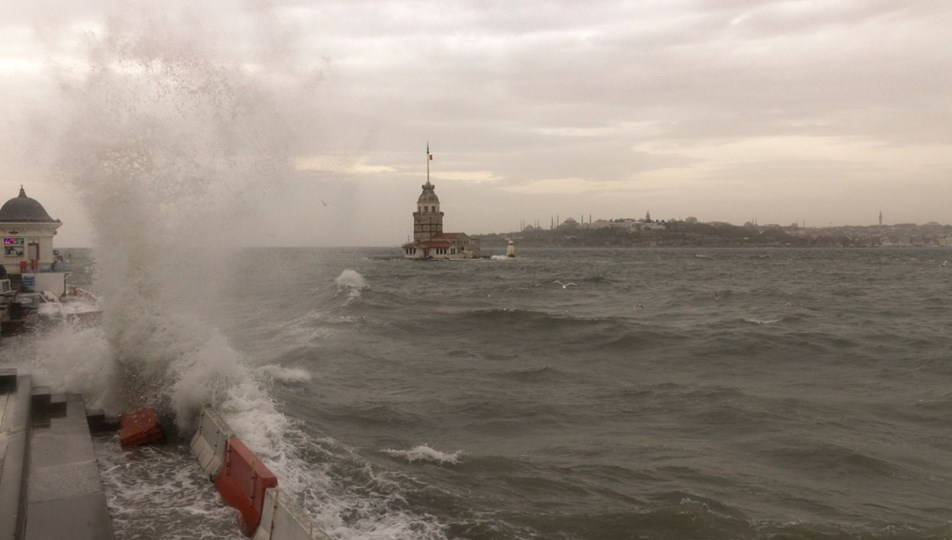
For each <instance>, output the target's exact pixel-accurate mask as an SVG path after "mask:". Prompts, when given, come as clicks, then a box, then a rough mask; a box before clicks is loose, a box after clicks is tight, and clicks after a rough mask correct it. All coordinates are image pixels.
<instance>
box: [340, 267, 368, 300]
mask: <svg viewBox="0 0 952 540" xmlns="http://www.w3.org/2000/svg"><path fill="white" fill-rule="evenodd" d="M334 283H336V284H337V292H338V293H341V292H346V293H347V301H346V302H345V305H346V304H351V303H353V302H356V301H357V300H360V291H361V289H366V288H367V281H366V280H365V279H364V276H362V275H360V273H358V272H357V271H355V270H351V269H349V268H348V269H347V270H344V271H343V272H341V273H340V275H339V276H337V279H335V280H334Z"/></svg>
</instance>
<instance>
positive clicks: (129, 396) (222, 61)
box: [30, 3, 443, 538]
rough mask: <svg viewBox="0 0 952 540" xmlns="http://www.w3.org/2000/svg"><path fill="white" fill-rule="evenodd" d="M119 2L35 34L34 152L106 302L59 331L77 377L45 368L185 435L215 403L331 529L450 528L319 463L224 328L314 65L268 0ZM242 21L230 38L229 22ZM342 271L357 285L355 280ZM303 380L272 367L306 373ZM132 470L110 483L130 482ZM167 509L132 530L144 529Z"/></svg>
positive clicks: (407, 532)
mask: <svg viewBox="0 0 952 540" xmlns="http://www.w3.org/2000/svg"><path fill="white" fill-rule="evenodd" d="M114 7H116V9H118V11H116V12H113V13H110V14H108V15H106V16H104V17H103V20H102V21H100V22H94V23H91V24H90V25H89V26H87V27H85V28H84V31H83V33H82V35H81V36H80V37H79V38H78V39H76V40H70V39H63V38H62V36H63V35H69V36H73V37H75V36H76V34H75V33H72V30H71V29H70V28H65V27H64V28H59V29H57V28H44V30H43V35H44V36H46V37H47V38H48V39H49V43H48V45H49V47H50V57H51V58H56V59H57V60H56V63H55V64H51V65H50V68H52V71H53V72H54V74H55V77H56V78H57V82H58V83H59V88H60V89H61V90H62V95H61V96H60V98H59V99H57V100H53V104H52V106H51V110H50V113H49V117H48V118H44V119H38V120H37V121H36V122H35V123H34V125H38V126H42V129H38V130H37V131H35V132H34V136H33V144H32V148H31V149H30V150H31V152H30V153H31V155H36V156H47V155H48V156H52V157H51V158H50V159H51V160H53V162H52V163H49V164H48V165H47V167H48V170H47V172H48V173H49V176H50V177H51V178H59V179H62V181H63V187H64V190H66V191H69V192H72V193H74V194H75V195H76V197H77V198H78V199H79V200H80V201H81V202H82V203H83V205H84V207H85V208H86V210H87V212H88V216H89V221H90V224H91V226H92V228H93V235H94V242H95V246H94V257H95V260H96V263H95V265H96V266H95V267H96V274H95V279H94V283H93V286H92V288H93V289H94V290H95V291H96V292H97V293H98V294H100V295H102V297H103V298H104V305H103V308H104V321H103V325H102V327H101V328H100V329H97V330H96V331H94V332H91V333H88V334H82V335H81V336H80V334H74V335H73V337H83V338H84V341H80V342H73V343H70V344H77V343H79V344H85V345H88V350H87V351H84V352H83V353H82V354H78V355H73V356H72V358H73V360H75V361H77V362H78V363H77V364H76V365H74V366H72V367H73V370H74V373H75V376H73V377H72V378H70V377H62V373H63V372H64V370H63V369H62V367H63V366H64V365H65V362H66V359H67V358H69V357H70V355H68V354H63V353H62V352H57V353H55V354H52V353H50V351H48V350H47V351H44V353H48V354H50V356H51V358H50V359H49V360H50V361H49V362H48V363H47V364H46V366H47V367H46V371H47V375H48V376H50V377H57V376H59V377H61V378H60V380H59V384H60V385H61V387H62V389H64V390H67V391H77V390H78V391H82V392H84V393H85V394H86V398H87V399H88V400H90V401H91V402H93V403H97V404H102V405H103V406H104V407H106V408H107V409H110V410H111V412H120V411H122V410H124V409H125V408H127V407H130V406H140V405H152V406H155V407H158V408H160V409H161V410H162V411H164V412H169V413H172V414H174V416H175V418H176V422H177V423H178V425H179V427H180V429H181V431H182V432H183V433H188V432H189V427H190V424H191V422H192V421H193V420H194V418H195V416H196V414H197V411H198V408H199V407H200V406H201V404H202V403H207V404H209V405H212V406H214V407H215V408H216V409H218V411H219V412H220V413H221V415H222V417H223V418H224V419H225V420H226V421H227V422H228V423H229V425H230V426H231V427H232V428H233V429H234V430H235V431H236V433H237V434H238V436H239V437H240V438H241V439H242V440H243V441H244V442H245V443H246V444H247V445H248V446H249V447H251V448H252V449H253V450H254V451H255V452H256V454H257V455H258V456H259V457H261V458H262V459H263V460H264V461H265V462H266V463H267V464H268V466H269V467H270V468H271V469H272V470H273V471H274V472H275V473H276V474H277V475H278V476H279V478H281V482H282V487H283V488H284V489H285V490H287V491H288V492H289V493H290V494H291V495H292V496H294V497H295V498H297V499H298V500H299V502H301V503H302V504H303V505H304V508H305V510H306V511H307V512H308V513H309V514H310V515H311V516H313V517H316V518H318V521H319V522H320V523H321V525H322V527H325V528H327V529H329V530H330V531H331V532H332V533H333V534H334V536H336V537H341V538H394V537H397V538H409V537H417V538H441V537H443V535H442V532H441V531H442V526H441V525H440V524H439V523H438V522H437V521H436V520H435V519H434V518H432V517H431V516H428V515H423V516H419V515H417V514H415V513H414V512H413V511H412V510H410V509H408V508H407V505H406V503H405V501H404V498H403V496H402V494H401V493H400V491H399V489H398V487H397V486H396V484H395V483H393V482H391V481H389V480H388V479H387V475H386V474H378V473H375V472H374V471H373V470H372V468H371V467H370V466H369V464H368V463H367V462H366V461H362V460H359V459H356V458H355V459H354V460H352V461H349V462H347V466H348V467H350V466H353V470H354V471H356V474H358V475H360V476H361V477H362V478H366V479H367V481H366V482H363V483H360V484H358V485H357V486H354V485H350V484H349V483H346V482H341V479H340V478H338V477H334V478H331V477H330V476H329V475H328V474H326V472H325V470H324V468H323V465H317V464H316V463H320V462H318V461H316V460H317V459H319V458H320V457H322V456H325V455H327V454H322V453H321V451H318V450H315V449H319V448H324V450H323V451H326V452H330V453H333V454H334V455H335V456H337V457H340V456H344V457H345V458H346V456H351V455H353V453H352V451H348V450H346V447H342V446H341V445H338V444H336V443H332V444H329V445H327V446H324V442H323V441H322V440H320V439H315V438H314V436H313V434H310V433H308V434H305V433H304V432H302V430H301V429H300V426H298V425H297V424H296V423H295V421H294V420H293V419H289V418H288V417H287V416H286V415H284V414H282V413H281V412H280V411H279V410H278V408H277V404H276V403H275V401H274V399H273V398H272V397H271V395H270V393H269V392H268V381H267V380H263V379H267V378H268V377H269V374H268V372H267V370H265V371H262V372H256V371H255V369H254V367H253V364H254V359H246V358H244V357H243V355H242V354H241V352H240V351H239V350H236V349H235V348H234V347H233V346H232V344H231V343H229V341H228V339H226V338H225V337H224V334H223V333H222V332H221V331H220V330H219V327H218V325H217V317H218V314H217V313H216V306H218V305H220V303H217V302H216V300H217V299H220V295H221V294H232V295H233V294H241V293H242V291H228V290H225V289H224V283H228V282H233V281H234V280H231V279H224V277H226V276H228V274H227V273H228V272H229V271H230V269H229V268H228V267H227V265H226V264H225V262H226V261H229V260H234V259H233V258H230V257H231V256H232V255H233V252H232V248H233V247H234V246H235V245H236V243H235V242H234V240H235V238H234V237H233V234H234V231H235V230H241V229H242V228H245V229H247V228H248V225H247V223H246V222H247V217H248V215H249V214H253V211H254V210H255V206H256V205H257V204H259V203H260V202H261V201H266V200H267V197H268V194H269V192H270V190H272V189H273V188H274V186H275V184H276V183H278V182H280V181H281V180H282V179H283V178H286V177H287V175H288V174H289V166H288V164H289V163H290V162H291V160H290V157H291V156H292V155H293V154H294V153H295V147H296V145H297V140H299V138H298V137H297V133H296V131H297V129H298V128H300V127H301V126H302V124H304V123H307V122H308V120H307V119H308V118H313V116H311V115H309V114H308V111H306V110H301V109H300V107H301V105H302V104H307V103H314V102H315V100H314V99H312V98H313V96H306V97H307V99H300V97H301V95H302V94H303V93H307V92H309V91H311V90H313V89H314V83H315V81H316V80H318V79H319V77H318V76H315V73H313V72H301V71H297V68H295V67H294V66H295V65H308V64H307V63H304V64H297V63H295V62H292V61H290V60H289V59H288V58H287V53H288V52H289V51H294V50H297V47H295V46H294V45H293V43H290V41H293V36H294V32H288V31H287V28H285V27H284V26H283V25H282V24H279V23H278V22H277V21H278V19H279V18H277V17H272V16H271V13H270V12H269V10H268V7H267V6H266V5H265V4H257V5H255V6H253V7H250V8H248V9H250V10H251V11H245V10H243V9H239V8H238V7H237V6H232V7H233V8H234V10H222V9H221V6H208V7H206V6H204V5H203V4H194V3H192V4H183V5H181V6H170V5H169V4H165V3H163V4H161V5H154V4H147V3H131V4H115V5H114ZM203 10H204V12H203ZM236 18H237V19H240V23H241V24H240V25H238V26H240V27H241V28H242V31H241V33H240V35H241V37H242V39H241V40H237V39H235V35H233V34H232V33H231V32H232V30H231V28H232V26H234V22H235V20H234V19H236ZM64 59H65V60H64ZM289 107H294V108H295V110H294V111H293V113H289V110H288V108H289ZM292 119H293V120H292ZM48 141H56V142H55V143H52V142H48ZM50 146H52V147H50ZM40 159H45V158H42V157H41V158H40ZM239 243H240V242H239ZM354 274H356V272H355V273H354ZM342 276H343V274H342ZM357 276H358V277H359V274H357ZM345 281H347V283H344V284H343V285H342V286H343V287H344V288H345V289H347V290H348V291H349V292H353V293H356V294H357V295H359V291H360V289H361V288H363V287H365V284H364V283H359V284H358V282H357V281H355V280H353V279H351V278H348V279H347V280H345ZM361 281H362V278H361ZM63 339H64V340H65V341H69V340H70V339H71V338H70V336H69V335H67V334H64V335H63ZM65 341H61V342H60V345H62V346H64V348H68V347H66V346H67V345H68V344H67V343H66V342H65ZM90 342H91V343H90ZM39 354H43V353H39ZM65 371H68V370H65ZM299 375H300V374H293V373H291V372H285V373H280V374H279V376H280V377H284V378H286V379H287V380H294V379H299V380H302V381H303V380H304V378H303V377H300V376H299ZM147 474H148V473H147ZM143 480H144V479H143ZM140 481H141V480H140ZM132 482H133V485H128V484H125V483H123V482H122V481H121V480H118V483H119V485H117V486H115V488H114V489H119V490H124V489H125V490H130V492H134V491H135V490H137V489H140V488H139V487H138V486H137V485H136V484H138V482H136V481H135V480H134V479H133V480H132ZM170 496H174V495H170ZM116 500H121V497H120V498H115V499H113V501H116ZM129 510H130V512H129V513H130V514H135V512H134V510H132V509H129ZM162 521H163V518H162V516H156V517H155V519H154V520H153V521H151V522H150V521H148V519H147V520H146V521H145V523H144V524H143V525H142V527H143V528H144V530H151V531H154V530H155V529H156V528H159V527H162V525H163V523H162Z"/></svg>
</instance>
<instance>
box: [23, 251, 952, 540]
mask: <svg viewBox="0 0 952 540" xmlns="http://www.w3.org/2000/svg"><path fill="white" fill-rule="evenodd" d="M696 253H702V254H703V255H706V256H705V257H695V254H696ZM74 254H75V252H74ZM398 254H399V250H397V249H395V248H394V249H303V248H302V249H278V248H275V249H264V248H262V249H250V250H244V251H240V252H236V253H234V254H233V258H232V259H231V260H230V261H229V262H230V264H229V265H228V266H229V267H230V268H232V269H233V271H232V272H231V273H229V274H228V275H227V276H225V277H224V278H223V281H224V284H225V285H224V286H223V287H220V288H219V290H218V291H217V292H216V294H215V295H213V297H212V298H211V301H212V302H213V305H212V306H210V307H211V308H213V309H211V310H210V311H211V312H214V314H215V315H214V317H212V318H208V319H205V322H204V323H203V324H208V325H212V326H213V327H214V328H215V331H214V332H213V333H210V334H209V335H211V334H214V335H215V336H216V337H215V338H214V341H215V342H216V344H215V345H214V346H213V347H212V349H211V350H217V351H220V352H221V354H227V355H232V356H237V357H239V358H240V359H241V360H240V363H241V370H240V373H238V374H227V373H223V374H219V375H214V376H211V378H210V379H209V378H208V376H207V374H204V373H202V372H201V370H198V371H196V370H194V369H187V370H185V371H183V372H182V373H179V374H176V376H178V377H180V379H179V380H178V381H177V382H176V384H178V385H187V383H188V380H187V379H188V377H197V378H198V380H200V381H202V384H203V385H208V384H209V383H211V386H212V387H216V388H218V389H219V390H218V391H219V392H222V394H221V395H222V396H228V395H231V396H232V397H228V398H226V401H227V400H231V401H229V403H230V405H229V407H230V408H229V421H230V422H231V423H232V424H233V427H235V428H236V430H238V431H239V434H242V435H243V436H245V437H247V438H248V439H249V440H250V441H251V442H250V444H251V446H252V447H257V450H259V451H260V452H261V453H262V455H263V456H264V457H265V460H266V461H267V462H268V463H269V465H270V466H272V468H273V469H274V470H275V471H276V472H277V473H278V475H279V477H281V481H282V487H284V488H285V489H287V490H289V491H290V492H291V493H292V494H293V495H294V496H295V497H296V498H297V499H298V501H299V502H300V503H301V504H302V505H303V506H304V507H305V509H306V510H307V512H308V513H309V514H310V515H311V516H312V517H313V518H314V519H316V520H317V521H318V522H320V523H321V524H322V525H323V526H324V528H325V529H326V530H327V531H328V532H329V533H331V534H332V535H333V536H334V537H338V538H470V539H489V538H560V539H563V538H564V539H570V538H577V539H582V538H586V539H599V538H777V537H780V538H815V537H834V538H843V537H849V538H947V537H949V536H950V535H952V525H950V520H952V505H950V504H949V502H948V501H950V500H952V460H950V459H949V457H948V455H949V454H948V452H949V448H950V447H952V428H950V426H949V422H948V418H949V415H950V414H952V390H950V386H949V382H950V378H952V352H950V351H952V333H950V329H952V268H948V267H944V266H942V264H941V263H942V261H943V260H945V259H947V258H949V255H950V253H949V252H948V250H941V249H869V250H839V249H821V250H805V249H775V250H762V249H718V250H704V251H703V252H701V251H698V250H692V249H679V250H677V249H671V250H668V249H631V250H607V251H606V250H597V249H592V250H532V249H524V250H520V256H519V257H517V258H515V259H510V260H500V259H481V260H473V261H455V262H437V261H431V262H411V261H404V260H401V259H399V258H394V257H392V256H393V255H398ZM75 259H76V256H75V255H74V261H75ZM94 260H95V254H94V253H92V254H90V261H91V262H94ZM262 261H267V264H261V263H262ZM74 264H75V262H74ZM77 275H78V276H81V275H83V274H82V272H81V271H80V272H78V273H77ZM556 281H559V282H561V283H556ZM569 283H572V284H574V285H568V284H569ZM563 284H565V285H566V286H563ZM235 291H240V293H237V294H236V293H235ZM85 332H90V331H88V330H87V331H85ZM92 332H94V331H92ZM69 340H77V342H78V343H80V344H83V345H85V346H87V347H90V346H92V347H93V348H95V345H94V344H95V343H96V340H97V338H96V337H95V336H94V335H88V334H84V333H83V332H81V331H76V332H74V333H72V334H68V335H67V336H64V337H63V338H62V340H61V341H59V342H58V345H59V346H62V345H63V344H64V343H68V341H69ZM44 354H45V356H44V359H37V362H38V363H39V364H40V365H41V366H43V365H44V362H46V363H49V362H52V360H51V358H52V357H55V353H53V352H51V351H50V350H46V351H45V353H44ZM196 354H197V355H199V356H200V357H202V358H204V359H205V360H207V361H211V362H214V359H213V357H214V356H215V355H214V354H212V353H210V352H209V351H208V350H205V351H196ZM79 360H80V364H81V363H82V361H83V358H82V357H80V359H79ZM89 361H92V360H89ZM181 365H183V366H185V365H186V364H181ZM83 369H84V367H83V366H82V365H77V366H76V367H75V370H74V371H79V372H81V371H83ZM40 371H41V372H48V373H50V376H51V377H52V378H53V379H54V380H53V382H54V384H56V380H57V375H56V374H55V370H54V369H47V368H42V367H41V369H40ZM196 373H198V374H197V375H196ZM173 378H175V377H173ZM67 380H69V379H68V378H67V379H66V380H63V382H62V384H67V382H66V381H67ZM82 380H84V379H83V378H81V377H76V376H74V377H73V379H72V382H73V383H76V382H77V381H82ZM62 384H61V385H62ZM80 386H82V385H80ZM88 386H89V385H87V388H86V390H87V391H88V390H89V388H88ZM236 388H237V389H240V390H237V391H236V390H234V389H236ZM93 395H94V396H95V395H97V394H96V393H95V392H94V393H93ZM242 395H244V396H247V398H248V399H249V407H247V408H246V409H245V410H241V408H240V407H239V406H237V405H235V402H236V401H239V400H240V398H238V397H235V396H242ZM94 399H95V397H94ZM265 402H267V403H269V404H273V405H271V407H273V409H269V408H268V407H265V409H266V410H265V411H263V412H262V411H261V410H257V408H258V407H260V406H261V404H262V403H265ZM262 418H265V419H267V420H268V423H265V422H262ZM276 419H277V420H278V421H277V422H276V423H275V420H276ZM113 442H114V441H113ZM98 444H99V446H98V447H97V449H100V451H102V452H105V453H106V454H107V455H109V456H110V457H108V458H107V459H106V461H108V463H110V464H111V465H109V466H108V467H106V468H105V478H106V479H107V485H109V486H110V489H111V490H112V492H113V495H112V496H111V497H110V501H111V505H112V510H113V511H114V512H115V513H114V519H116V517H115V516H116V515H119V516H129V515H133V513H132V512H130V511H129V507H130V506H134V505H135V504H138V503H136V502H135V500H136V496H137V494H140V493H142V492H143V491H144V490H143V489H142V485H141V483H142V482H143V481H144V480H142V479H141V478H140V479H139V480H135V479H134V478H135V470H136V469H137V468H141V470H143V471H146V472H144V473H142V474H143V476H144V477H145V478H155V477H163V475H162V474H161V470H162V469H163V468H169V467H168V466H167V465H162V466H161V467H159V468H158V470H159V472H158V473H157V472H156V468H155V467H152V468H151V469H150V468H149V466H148V465H145V464H147V463H149V460H147V459H141V457H139V453H138V452H134V453H131V454H130V453H127V454H122V453H120V452H118V451H116V450H112V451H110V450H109V448H110V446H109V443H108V441H107V442H106V443H98ZM112 447H113V448H114V445H113V446H112ZM172 454H173V455H167V454H164V455H162V456H161V457H162V459H165V460H172V461H173V462H176V460H179V461H180V463H181V467H183V468H184V467H188V466H191V464H190V462H191V458H190V457H189V456H188V455H187V454H186V453H183V454H182V455H179V456H177V457H176V456H175V455H174V452H172ZM164 463H167V462H164ZM171 468H172V469H175V467H171ZM130 471H131V472H130ZM150 471H151V472H150ZM120 473H121V474H126V475H128V474H131V477H130V478H132V479H131V480H123V479H122V478H121V477H120V476H121V474H120ZM169 484H173V485H175V486H178V487H180V488H181V489H182V490H184V491H186V492H192V491H194V490H195V489H197V487H196V486H197V485H198V484H197V483H194V482H193V480H190V479H189V478H179V477H177V476H175V475H174V474H173V475H171V477H164V478H162V480H161V481H160V482H159V483H158V485H160V486H165V487H162V488H161V489H156V490H154V491H151V492H150V493H151V495H148V497H152V500H151V504H152V505H153V506H155V505H158V506H160V507H161V506H162V505H163V504H164V505H166V506H168V505H170V503H171V502H172V501H175V500H179V499H180V496H179V495H176V494H174V490H171V489H169V488H168V485H169ZM148 497H147V498H148ZM187 501H190V502H186V503H184V504H180V505H178V506H180V507H184V511H185V512H186V513H188V512H189V509H190V508H191V509H194V511H192V514H193V516H192V519H194V520H196V522H204V521H207V520H220V519H223V520H224V522H227V521H228V520H229V517H228V510H227V509H224V510H222V509H221V508H220V507H217V506H216V504H217V502H216V500H215V497H214V494H213V492H212V493H211V496H210V497H208V498H199V500H196V499H188V500H187ZM200 501H201V502H200ZM222 512H223V513H222ZM155 514H156V516H155V519H154V520H153V521H152V522H151V523H149V520H148V519H137V520H126V521H122V520H121V519H120V523H121V525H122V527H125V529H123V530H122V531H120V532H122V533H123V534H120V536H122V537H127V538H134V537H143V538H144V537H147V535H141V534H142V533H141V530H148V527H152V528H157V527H158V528H160V524H161V522H162V519H163V516H162V513H161V512H156V513H155ZM222 516H224V517H222ZM164 519H167V517H165V518H164ZM213 522H214V521H213ZM216 523H217V522H216ZM143 528H146V529H143ZM212 529H213V530H218V531H219V532H218V533H216V534H220V536H210V537H217V538H231V537H233V535H234V531H233V530H232V531H228V530H227V529H228V528H227V527H224V526H222V527H220V528H215V527H212ZM136 531H140V532H136ZM136 535H140V536H136ZM230 535H232V536H230Z"/></svg>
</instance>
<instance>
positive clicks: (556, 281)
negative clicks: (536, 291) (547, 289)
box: [552, 280, 578, 289]
mask: <svg viewBox="0 0 952 540" xmlns="http://www.w3.org/2000/svg"><path fill="white" fill-rule="evenodd" d="M552 283H558V284H559V285H561V286H562V288H563V289H565V288H568V287H577V286H578V285H576V284H574V283H562V282H561V281H559V280H555V281H553V282H552Z"/></svg>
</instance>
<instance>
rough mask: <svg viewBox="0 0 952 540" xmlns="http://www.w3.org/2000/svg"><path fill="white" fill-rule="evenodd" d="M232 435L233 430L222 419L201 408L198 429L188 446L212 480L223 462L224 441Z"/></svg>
mask: <svg viewBox="0 0 952 540" xmlns="http://www.w3.org/2000/svg"><path fill="white" fill-rule="evenodd" d="M233 436H234V432H233V431H232V430H231V428H230V427H228V424H226V423H225V421H224V420H222V419H221V418H219V416H218V415H217V414H215V413H214V412H213V411H211V410H210V409H205V408H203V409H202V416H201V417H200V418H199V420H198V431H196V432H195V435H194V436H193V437H192V442H191V444H189V448H191V449H192V454H193V455H194V456H195V457H196V458H197V459H198V462H199V463H200V464H201V466H202V470H204V471H205V474H206V475H208V478H209V480H211V481H212V482H214V481H215V478H216V477H217V476H218V472H219V471H221V467H222V464H223V463H224V462H225V443H226V442H228V439H229V438H230V437H233Z"/></svg>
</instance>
